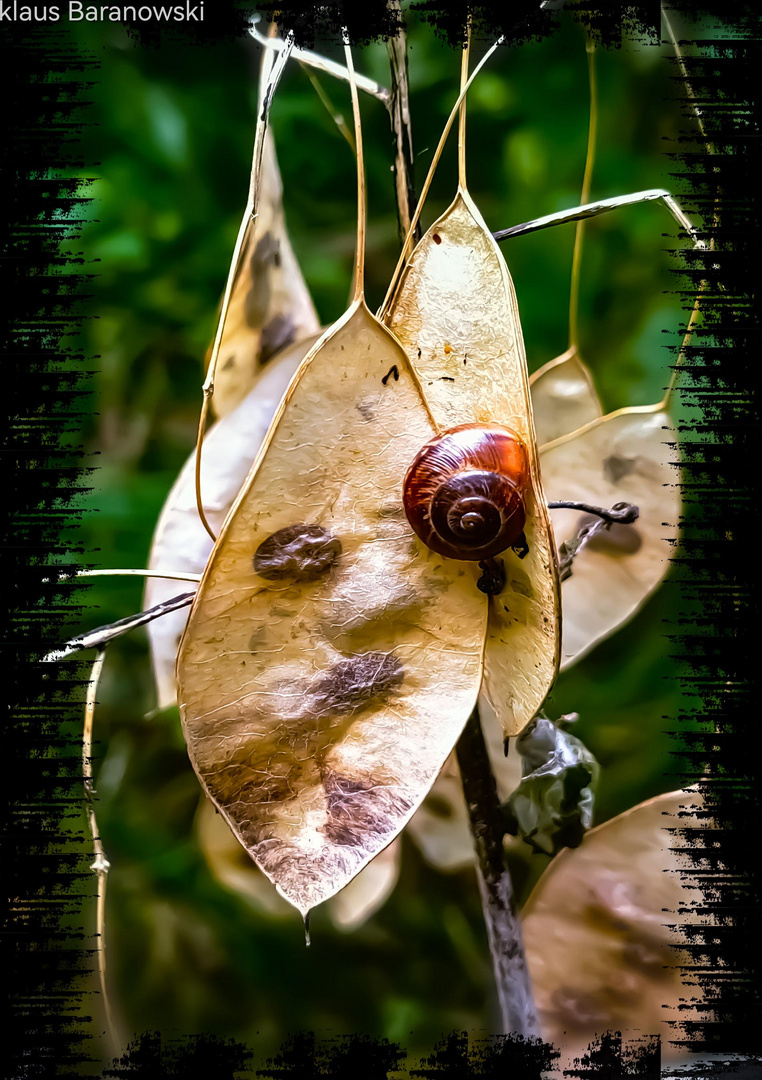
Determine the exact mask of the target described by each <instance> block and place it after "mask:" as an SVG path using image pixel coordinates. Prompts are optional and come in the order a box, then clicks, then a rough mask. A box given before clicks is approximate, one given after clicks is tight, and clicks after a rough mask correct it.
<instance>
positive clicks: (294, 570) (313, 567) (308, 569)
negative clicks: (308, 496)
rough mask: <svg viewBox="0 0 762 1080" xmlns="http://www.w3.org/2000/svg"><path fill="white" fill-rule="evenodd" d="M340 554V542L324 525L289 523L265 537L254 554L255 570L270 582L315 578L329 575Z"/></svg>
mask: <svg viewBox="0 0 762 1080" xmlns="http://www.w3.org/2000/svg"><path fill="white" fill-rule="evenodd" d="M340 555H341V541H340V540H339V538H338V537H337V536H332V535H331V533H329V532H328V530H327V529H324V528H323V527H322V525H305V524H303V523H302V524H298V525H287V526H286V527H285V528H284V529H278V531H277V532H274V533H272V534H271V535H270V536H268V537H267V539H266V540H263V541H262V543H261V544H260V545H259V547H258V548H257V550H256V552H255V555H254V569H255V570H256V572H257V573H258V574H259V575H260V577H263V578H267V580H268V581H282V580H284V579H286V578H290V579H291V580H292V581H315V580H316V578H319V577H321V576H322V575H323V574H327V573H328V571H329V570H330V569H331V568H332V567H333V566H334V565H335V564H336V562H337V561H338V558H339V556H340Z"/></svg>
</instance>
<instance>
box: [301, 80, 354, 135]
mask: <svg viewBox="0 0 762 1080" xmlns="http://www.w3.org/2000/svg"><path fill="white" fill-rule="evenodd" d="M299 66H300V67H301V69H302V71H303V72H304V74H305V75H306V76H307V78H308V79H309V80H310V82H311V83H312V86H313V89H314V90H315V93H316V94H317V96H318V97H319V98H320V101H321V103H322V104H323V106H324V107H325V110H326V112H327V113H328V115H329V116H330V118H331V119H332V120H333V122H334V124H335V125H336V127H337V128H338V130H339V132H340V134H341V135H342V136H343V137H344V139H346V141H347V144H348V145H349V149H350V150H351V151H352V153H353V154H356V153H357V148H356V147H355V140H354V136H353V135H352V132H351V131H350V130H349V126H348V125H347V122H346V120H345V119H344V115H343V113H341V112H340V111H339V110H338V109H337V108H336V107H335V106H334V104H333V102H332V101H331V99H330V97H329V96H328V94H327V93H326V91H325V89H324V87H323V84H322V83H321V82H320V79H318V77H317V75H316V74H315V72H314V71H313V70H312V69H311V68H310V67H308V66H307V64H305V63H304V61H303V60H300V61H299Z"/></svg>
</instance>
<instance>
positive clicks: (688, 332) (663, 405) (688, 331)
mask: <svg viewBox="0 0 762 1080" xmlns="http://www.w3.org/2000/svg"><path fill="white" fill-rule="evenodd" d="M705 284H706V283H705V282H702V285H701V286H700V287H699V292H698V296H697V297H696V299H695V301H694V302H693V310H692V311H691V317H690V318H689V319H688V325H687V327H686V328H685V334H684V336H683V341H682V344H681V346H680V351H679V352H678V354H677V360H676V361H675V365H674V367H673V368H672V375H671V377H670V380H669V383H668V385H667V389H666V390H665V392H664V397H663V398H662V400H661V402H660V403H659V409H660V410H662V409H663V410H664V411H665V412H666V410H667V409H668V408H669V403H670V400H671V398H672V393H673V391H674V389H675V387H676V386H677V380H678V379H679V378H680V372H681V371H682V370H683V367H684V366H685V353H686V349H687V348H688V346H689V344H690V340H691V338H692V337H693V330H694V328H695V325H696V323H697V321H698V317H699V312H700V310H701V297H702V292H703V289H704V287H705Z"/></svg>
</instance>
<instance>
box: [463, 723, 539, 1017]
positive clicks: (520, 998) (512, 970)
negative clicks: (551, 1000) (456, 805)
mask: <svg viewBox="0 0 762 1080" xmlns="http://www.w3.org/2000/svg"><path fill="white" fill-rule="evenodd" d="M455 751H456V754H457V757H458V766H459V768H460V775H461V779H462V781H463V793H464V795H465V797H466V803H467V805H468V818H469V823H470V825H471V832H472V834H473V837H474V841H475V843H476V853H477V857H478V860H479V871H478V876H479V889H480V892H481V897H482V908H483V909H484V920H485V922H486V924H487V936H488V939H489V947H490V953H491V954H492V964H493V967H494V971H495V981H496V983H497V994H498V999H499V1001H500V1011H501V1013H502V1016H503V1027H504V1029H505V1032H506V1034H516V1035H521V1036H523V1037H525V1038H526V1037H528V1036H539V1034H540V1026H539V1023H538V1020H537V1013H536V1011H535V1007H534V999H533V997H532V984H531V981H530V978H529V970H528V968H527V962H526V957H525V955H524V943H523V940H522V934H521V922H520V920H519V917H518V914H517V911H516V904H515V900H514V896H513V885H512V883H511V875H510V872H509V870H508V867H507V866H506V864H505V855H504V853H503V834H504V827H503V821H502V817H501V813H500V802H499V799H498V795H497V787H496V785H495V778H494V776H493V774H492V768H491V766H490V760H489V754H488V753H487V746H486V743H485V742H484V735H483V733H482V729H481V724H480V722H479V713H478V710H477V709H474V711H473V713H472V714H471V716H470V717H469V720H468V723H467V724H466V727H465V729H464V731H463V734H462V735H461V737H460V739H459V740H458V743H457V745H456V748H455Z"/></svg>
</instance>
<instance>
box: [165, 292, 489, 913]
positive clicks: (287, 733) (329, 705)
mask: <svg viewBox="0 0 762 1080" xmlns="http://www.w3.org/2000/svg"><path fill="white" fill-rule="evenodd" d="M394 370H396V373H397V374H396V378H394V377H389V376H390V375H391V373H392V372H393V371H394ZM433 433H434V432H433V428H432V424H431V420H430V418H429V415H428V412H427V410H426V408H425V405H424V402H423V400H422V398H421V396H420V394H419V391H418V388H417V386H416V383H415V381H414V379H413V377H412V374H411V372H410V370H409V368H408V365H407V362H406V359H405V355H404V353H403V352H402V350H401V349H400V347H399V344H398V343H397V342H396V341H395V339H394V337H393V336H392V335H391V334H390V333H389V332H388V331H387V330H385V329H384V328H383V327H382V326H381V324H380V323H379V322H378V321H377V320H376V319H375V318H374V317H373V316H372V315H371V314H370V312H369V311H368V309H367V307H366V306H365V304H364V302H362V301H360V300H358V301H355V303H353V305H352V307H351V308H350V310H349V311H348V312H347V314H346V315H345V316H344V317H343V318H342V319H341V320H340V321H339V323H337V324H336V325H335V326H334V327H333V328H332V330H330V331H328V332H327V333H326V334H325V335H324V336H323V338H321V340H320V341H319V342H318V344H317V346H316V347H315V348H314V349H313V350H312V352H311V353H310V354H308V356H307V358H306V360H305V362H304V365H303V367H302V369H301V371H300V373H299V374H298V375H297V378H296V379H295V380H294V382H293V383H292V384H291V388H290V390H289V393H288V395H287V397H286V400H285V403H284V404H283V406H282V407H281V410H280V412H279V414H278V416H277V417H276V420H275V423H274V425H273V427H272V428H271V431H270V436H269V439H268V441H267V443H266V445H265V447H264V452H263V453H262V454H261V455H260V457H259V459H258V462H257V464H256V465H255V467H254V469H253V471H252V473H251V476H250V478H249V480H248V482H247V484H246V486H245V488H244V490H243V492H242V493H241V496H240V497H239V499H238V501H237V503H236V505H235V506H234V508H233V510H232V511H231V514H230V516H229V517H228V519H227V522H226V524H225V527H224V529H223V532H222V534H221V535H220V538H219V540H218V542H217V544H216V545H215V549H214V551H213V553H212V556H211V559H210V561H209V563H208V565H207V569H206V572H205V574H204V579H203V580H202V582H201V585H200V587H199V590H198V593H197V596H196V601H195V603H194V606H193V608H192V611H191V614H190V618H189V622H188V627H187V630H186V633H185V636H184V638H183V641H182V643H181V646H180V654H179V658H178V680H179V703H180V710H181V716H182V719H183V726H184V730H185V735H186V740H187V743H188V749H189V753H190V756H191V760H192V762H193V764H194V767H195V769H196V771H197V772H198V774H199V776H200V778H201V780H202V782H203V784H204V786H205V787H206V789H207V791H208V792H209V794H210V795H211V797H212V798H213V799H214V801H215V802H216V803H217V805H218V806H219V807H220V809H221V810H222V812H223V814H224V815H225V817H226V818H227V820H228V821H229V823H230V824H231V826H232V827H233V829H234V831H235V833H236V835H237V836H238V837H239V839H240V840H241V842H242V843H243V844H244V845H245V847H246V848H247V850H248V851H249V852H250V854H251V855H252V857H253V858H254V859H255V861H256V862H257V863H258V865H259V866H260V867H261V868H262V869H263V870H264V872H265V874H266V875H267V876H268V877H269V878H270V879H271V880H273V881H274V882H275V884H276V885H277V887H278V889H279V891H280V892H281V893H282V895H283V896H285V897H286V899H288V900H289V901H290V902H291V903H292V904H293V905H294V906H295V907H297V908H298V909H299V910H300V911H302V912H307V911H308V910H309V909H310V908H311V907H313V906H314V905H315V904H318V903H320V902H321V901H323V900H326V899H328V898H329V897H330V896H332V895H334V894H335V893H336V892H338V891H339V889H341V888H342V887H343V886H344V885H345V884H346V883H347V882H348V881H349V880H350V879H351V878H352V877H354V876H355V874H357V873H358V872H359V870H360V869H361V868H362V867H363V866H364V865H365V864H366V863H367V862H369V861H370V859H371V858H373V857H374V856H375V855H376V854H378V852H379V851H381V850H382V849H383V848H384V847H386V846H387V845H388V844H389V843H390V842H391V840H392V839H393V838H394V837H395V836H396V834H397V833H398V832H399V831H400V830H401V829H402V827H403V826H404V825H405V823H406V822H407V820H408V819H409V818H410V816H411V815H412V813H413V812H414V811H415V809H416V807H417V806H418V805H419V804H420V802H421V801H422V799H423V797H424V795H425V794H426V791H427V790H428V789H429V787H430V786H431V784H432V783H433V781H434V779H435V777H436V775H437V773H438V772H439V770H440V769H441V767H442V765H443V763H444V761H445V759H446V758H447V756H448V754H449V752H450V750H451V749H452V746H453V744H454V743H455V740H456V739H457V737H458V735H459V734H460V731H461V729H462V727H463V725H464V723H465V721H466V719H467V717H468V715H469V713H470V710H471V709H472V707H473V704H474V702H475V700H476V697H477V694H478V689H479V681H480V674H481V662H482V650H483V643H484V633H485V621H486V610H485V607H486V605H485V603H484V597H483V596H482V595H481V594H480V593H479V592H478V590H477V589H476V584H475V578H476V572H475V568H474V567H473V566H469V565H468V564H464V563H460V562H453V561H451V560H445V559H441V558H439V557H437V556H435V555H434V554H433V553H432V552H430V551H429V550H428V549H427V548H425V547H424V546H423V545H422V544H420V542H419V541H417V540H415V538H414V537H413V535H412V533H411V530H410V528H409V526H408V525H407V522H406V521H405V519H404V516H403V511H402V507H401V503H400V491H401V488H402V481H403V478H404V475H405V471H406V469H407V466H408V464H409V462H410V461H411V460H412V458H413V456H414V454H415V453H416V452H417V450H418V449H419V448H420V446H421V445H422V444H423V443H424V442H425V441H427V439H429V438H431V436H432V435H433ZM276 534H280V535H279V536H276ZM278 540H280V542H281V549H282V559H281V563H280V572H279V569H278V559H277V555H276V556H274V555H273V552H272V551H270V548H272V547H273V546H274V547H275V548H276V549H277V547H278ZM263 542H267V544H268V545H269V547H268V549H267V552H266V554H267V558H266V560H265V569H266V574H265V575H262V574H261V573H257V570H256V569H255V559H256V556H257V552H258V550H259V549H260V545H262V544H263ZM306 564H308V565H307V568H306V573H302V572H301V571H300V569H299V568H300V565H306ZM260 569H261V566H260ZM402 686H404V691H403V692H402V693H400V687H402Z"/></svg>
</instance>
